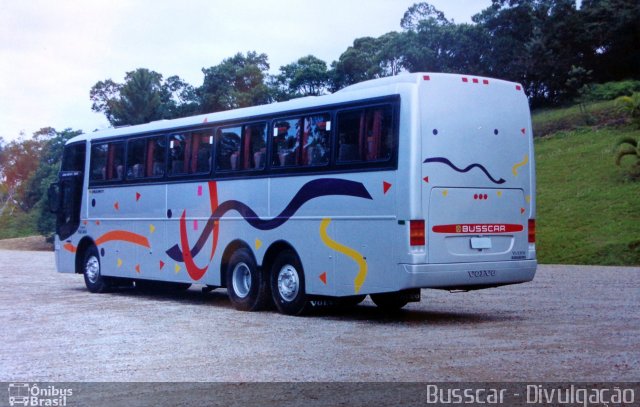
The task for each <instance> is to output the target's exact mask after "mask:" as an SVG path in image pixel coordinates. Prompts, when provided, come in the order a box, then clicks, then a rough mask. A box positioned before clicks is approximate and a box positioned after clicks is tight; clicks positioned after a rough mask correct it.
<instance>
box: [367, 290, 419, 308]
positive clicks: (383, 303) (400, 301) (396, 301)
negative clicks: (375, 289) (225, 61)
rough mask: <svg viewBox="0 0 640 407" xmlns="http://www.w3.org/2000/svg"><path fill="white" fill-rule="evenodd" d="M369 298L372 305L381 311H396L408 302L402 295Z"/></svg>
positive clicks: (374, 295)
mask: <svg viewBox="0 0 640 407" xmlns="http://www.w3.org/2000/svg"><path fill="white" fill-rule="evenodd" d="M370 297H371V300H372V301H373V303H374V304H376V306H377V307H378V308H380V309H382V310H383V311H398V310H399V309H401V308H402V307H404V306H405V305H407V303H408V302H409V299H408V298H407V296H406V295H404V293H382V294H371V295H370Z"/></svg>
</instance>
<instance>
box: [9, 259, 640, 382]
mask: <svg viewBox="0 0 640 407" xmlns="http://www.w3.org/2000/svg"><path fill="white" fill-rule="evenodd" d="M0 284H1V285H2V290H1V291H0V319H1V320H2V321H3V322H2V329H1V330H0V344H1V345H0V381H75V382H79V381H232V382H237V381H327V382H335V381H343V382H352V381H353V382H355V381H373V382H377V381H419V382H423V381H636V382H637V381H640V268H622V267H594V266H540V267H539V269H538V274H537V275H536V278H535V280H534V281H533V282H531V283H526V284H520V285H514V286H508V287H500V288H494V289H488V290H482V291H476V292H470V293H460V294H451V293H448V292H442V291H436V290H423V292H422V302H420V303H413V304H409V305H408V306H407V307H405V309H404V310H403V311H401V312H400V313H398V314H396V315H388V314H384V313H381V312H380V311H379V310H378V309H377V308H376V307H375V306H374V305H373V303H371V302H370V301H369V300H367V301H365V302H364V303H363V304H361V305H360V306H358V307H356V308H354V309H352V310H349V311H346V312H335V311H326V310H325V311H319V312H317V313H315V315H312V316H310V317H297V318H296V317H288V316H283V315H280V314H277V313H275V312H273V311H271V312H260V313H247V312H239V311H235V310H234V309H233V308H232V307H231V305H230V303H229V301H228V299H227V296H226V292H225V290H223V289H220V290H217V291H214V292H212V293H208V294H203V293H202V292H200V290H199V287H194V288H191V289H190V290H189V291H187V292H184V293H180V294H160V293H157V294H142V293H140V292H137V291H135V290H132V289H129V290H121V291H119V292H116V293H109V294H90V293H89V292H88V291H86V290H85V288H84V283H83V281H82V277H81V276H79V275H68V274H58V273H56V272H55V270H54V261H53V253H48V252H25V251H8V250H5V251H0Z"/></svg>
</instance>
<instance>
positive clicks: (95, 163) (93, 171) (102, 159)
mask: <svg viewBox="0 0 640 407" xmlns="http://www.w3.org/2000/svg"><path fill="white" fill-rule="evenodd" d="M108 148H109V145H108V144H93V145H92V146H91V163H90V166H89V179H90V180H91V181H105V180H106V179H107V152H108Z"/></svg>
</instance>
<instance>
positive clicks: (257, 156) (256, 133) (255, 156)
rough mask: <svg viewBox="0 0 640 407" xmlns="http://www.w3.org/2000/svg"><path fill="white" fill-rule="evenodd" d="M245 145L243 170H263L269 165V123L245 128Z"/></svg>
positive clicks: (243, 142)
mask: <svg viewBox="0 0 640 407" xmlns="http://www.w3.org/2000/svg"><path fill="white" fill-rule="evenodd" d="M242 144H243V169H246V170H259V169H263V168H264V167H265V165H266V163H267V123H264V122H263V123H255V124H251V125H247V126H245V130H244V139H243V140H242Z"/></svg>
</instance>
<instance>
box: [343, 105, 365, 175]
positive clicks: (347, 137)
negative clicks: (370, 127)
mask: <svg viewBox="0 0 640 407" xmlns="http://www.w3.org/2000/svg"><path fill="white" fill-rule="evenodd" d="M362 113H363V111H362V110H352V111H348V112H340V113H338V120H337V121H338V162H352V161H360V160H361V159H362V156H361V154H360V147H359V145H360V122H361V121H362Z"/></svg>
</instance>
